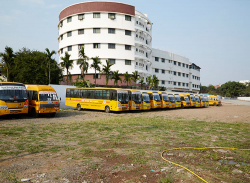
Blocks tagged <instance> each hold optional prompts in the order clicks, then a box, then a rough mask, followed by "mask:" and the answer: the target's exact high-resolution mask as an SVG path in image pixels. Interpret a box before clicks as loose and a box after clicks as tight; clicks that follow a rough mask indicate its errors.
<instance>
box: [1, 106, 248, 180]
mask: <svg viewBox="0 0 250 183" xmlns="http://www.w3.org/2000/svg"><path fill="white" fill-rule="evenodd" d="M142 115H143V116H144V117H145V116H146V117H155V116H157V117H159V116H160V117H164V118H169V119H173V120H176V119H180V120H197V121H206V122H226V123H236V122H240V123H250V106H240V105H235V104H231V103H227V102H222V106H211V107H208V108H190V109H167V110H154V111H144V112H125V113H109V114H107V113H104V112H102V111H90V110H88V111H80V112H78V111H76V110H65V111H62V112H61V113H60V114H58V115H57V116H56V117H55V118H48V117H47V116H41V117H39V118H36V119H33V118H30V117H28V116H24V117H20V118H19V117H18V118H16V117H15V116H4V117H1V118H0V126H5V125H7V124H8V125H9V124H13V125H15V124H17V125H21V126H22V124H24V125H25V124H30V123H33V124H36V123H39V124H49V123H70V122H72V121H89V120H98V119H104V118H106V119H108V118H111V117H120V116H121V117H135V118H136V117H141V116H142ZM123 145H124V144H123ZM125 145H126V144H125ZM63 153H64V152H63ZM112 153H113V150H112V149H111V150H110V151H108V150H107V151H105V152H104V153H100V154H96V157H99V158H98V159H96V162H100V161H101V162H105V165H104V168H103V166H102V169H99V168H98V164H91V165H90V164H88V162H87V161H86V162H85V161H84V162H83V161H80V160H73V159H72V158H71V157H69V158H67V159H65V158H62V156H61V153H51V152H45V153H44V152H40V153H34V154H28V153H22V154H19V155H17V156H2V157H1V156H0V180H1V175H2V176H5V179H2V180H5V182H15V180H16V176H17V177H18V178H19V179H21V178H22V179H25V178H27V179H28V180H27V182H37V183H38V182H63V183H68V182H84V183H87V182H88V183H90V182H91V183H92V182H103V183H104V182H126V180H133V177H136V175H137V174H138V172H140V171H141V170H140V169H141V167H140V166H137V165H133V164H131V163H130V161H129V159H128V158H127V157H126V156H125V155H122V156H119V157H117V158H115V157H112V158H110V156H111V155H112ZM117 162H123V163H122V165H121V166H119V167H118V168H117V169H116V171H114V170H113V169H112V167H114V166H115V165H116V164H117ZM95 166H96V167H95ZM105 166H106V169H105ZM169 168H170V169H171V167H167V168H166V169H169ZM104 169H105V171H104ZM134 169H136V170H137V171H132V170H134ZM143 169H144V170H145V169H148V172H150V168H149V167H143ZM12 170H15V171H16V172H18V173H17V174H15V172H14V173H13V171H12ZM123 170H126V171H123ZM1 172H2V174H1ZM6 172H12V173H13V174H8V175H7V173H6ZM107 172H109V173H108V174H107ZM156 172H157V171H156ZM158 172H159V174H160V173H161V171H158ZM104 173H105V179H104ZM145 176H146V177H147V179H146V177H144V179H142V180H141V181H135V182H148V183H150V182H156V179H155V177H157V176H159V175H157V173H155V172H153V171H152V172H150V173H149V174H148V175H145ZM30 178H31V179H30ZM29 179H30V180H29ZM127 182H133V181H127ZM178 182H179V181H178ZM180 182H181V181H180ZM191 182H199V181H197V180H196V181H195V180H194V181H191Z"/></svg>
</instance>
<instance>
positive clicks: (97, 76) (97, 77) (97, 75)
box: [93, 74, 101, 79]
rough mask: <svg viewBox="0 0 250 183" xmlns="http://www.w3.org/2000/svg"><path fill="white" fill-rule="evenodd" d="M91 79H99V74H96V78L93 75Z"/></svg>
mask: <svg viewBox="0 0 250 183" xmlns="http://www.w3.org/2000/svg"><path fill="white" fill-rule="evenodd" d="M93 79H101V74H96V77H95V75H93Z"/></svg>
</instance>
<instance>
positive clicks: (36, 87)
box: [25, 85, 55, 91]
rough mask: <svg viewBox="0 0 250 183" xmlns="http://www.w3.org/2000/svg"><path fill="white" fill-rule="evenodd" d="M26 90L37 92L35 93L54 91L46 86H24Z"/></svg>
mask: <svg viewBox="0 0 250 183" xmlns="http://www.w3.org/2000/svg"><path fill="white" fill-rule="evenodd" d="M25 86H26V89H27V90H37V91H55V89H54V88H53V87H52V86H48V85H25Z"/></svg>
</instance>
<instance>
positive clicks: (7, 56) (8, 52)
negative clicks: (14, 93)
mask: <svg viewBox="0 0 250 183" xmlns="http://www.w3.org/2000/svg"><path fill="white" fill-rule="evenodd" d="M0 57H2V63H3V65H4V68H5V69H6V71H7V81H9V73H10V70H11V67H12V66H13V65H14V58H15V54H14V53H13V49H12V48H11V47H8V46H6V47H5V52H4V53H0Z"/></svg>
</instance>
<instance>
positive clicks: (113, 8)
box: [59, 1, 135, 21]
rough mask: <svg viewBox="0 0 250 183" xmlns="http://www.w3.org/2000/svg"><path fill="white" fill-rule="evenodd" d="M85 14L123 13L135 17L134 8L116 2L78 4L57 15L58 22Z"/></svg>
mask: <svg viewBox="0 0 250 183" xmlns="http://www.w3.org/2000/svg"><path fill="white" fill-rule="evenodd" d="M86 12H116V13H124V14H128V15H132V16H134V15H135V7H134V6H131V5H128V4H123V3H117V2H100V1H99V2H97V1H96V2H86V3H79V4H74V5H71V6H68V7H67V8H65V9H64V10H62V11H61V12H60V14H59V21H61V20H62V19H63V18H65V17H67V16H70V15H73V14H79V13H86Z"/></svg>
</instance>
